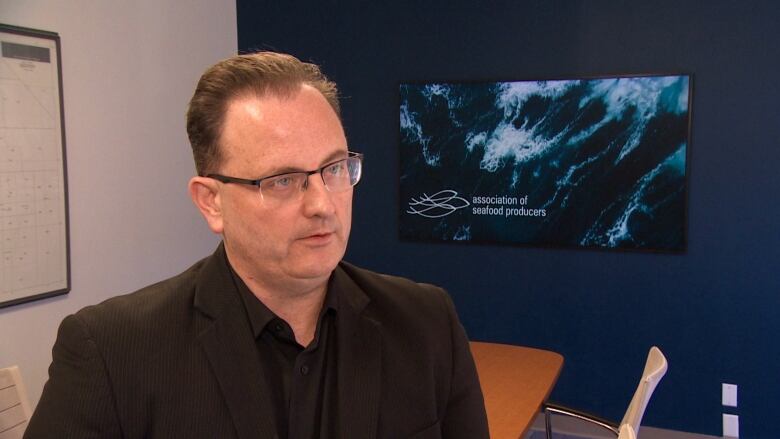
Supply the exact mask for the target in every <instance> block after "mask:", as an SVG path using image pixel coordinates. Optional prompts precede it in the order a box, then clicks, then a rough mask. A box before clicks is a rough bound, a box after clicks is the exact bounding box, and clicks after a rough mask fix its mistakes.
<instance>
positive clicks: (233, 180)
mask: <svg viewBox="0 0 780 439" xmlns="http://www.w3.org/2000/svg"><path fill="white" fill-rule="evenodd" d="M351 158H357V159H359V160H360V162H359V163H360V174H359V175H358V179H357V181H356V182H355V184H353V185H350V187H355V185H357V184H358V183H359V182H360V178H361V177H362V175H363V154H362V153H359V152H353V151H349V152H347V157H346V158H343V159H339V160H334V161H332V162H330V163H327V164H324V165H322V166H320V167H319V168H317V169H315V170H313V171H292V172H282V173H279V174H274V175H269V176H267V177H263V178H257V179H254V180H251V179H247V178H238V177H230V176H227V175H222V174H206V175H205V177H207V178H213V179H214V180H217V181H220V182H222V183H238V184H246V185H250V186H257V188H258V189H260V184H261V183H262V182H263V180H268V179H270V178H276V177H281V176H283V175H287V174H306V180H304V182H303V187H302V188H303V189H306V188H307V187H308V186H309V177H311V176H312V175H314V174H320V178H321V179H322V183H323V184H324V185H325V188H327V189H328V191H331V188H330V187H328V185H327V184H326V183H325V177H323V175H322V171H324V170H325V169H326V168H328V167H329V166H333V165H335V164H336V163H338V162H343V161H347V160H349V159H351ZM345 190H346V189H345Z"/></svg>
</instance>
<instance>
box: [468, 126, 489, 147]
mask: <svg viewBox="0 0 780 439" xmlns="http://www.w3.org/2000/svg"><path fill="white" fill-rule="evenodd" d="M486 141H487V133H486V132H484V131H483V132H481V133H477V134H473V133H469V134H468V136H466V149H467V150H468V151H469V152H474V148H476V147H478V146H485V142H486Z"/></svg>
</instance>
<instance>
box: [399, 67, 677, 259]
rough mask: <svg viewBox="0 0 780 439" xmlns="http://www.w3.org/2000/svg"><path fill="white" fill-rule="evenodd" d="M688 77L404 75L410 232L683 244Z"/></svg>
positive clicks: (484, 238)
mask: <svg viewBox="0 0 780 439" xmlns="http://www.w3.org/2000/svg"><path fill="white" fill-rule="evenodd" d="M689 86H690V78H689V77H688V76H643V77H616V78H604V79H588V80H556V81H520V82H498V83H425V84H422V83H406V84H402V85H401V86H400V134H401V135H400V154H401V169H400V173H401V174H400V197H401V206H400V232H401V237H402V238H403V239H410V240H440V241H472V242H495V243H516V244H528V245H540V246H564V247H591V248H606V249H637V250H639V249H642V250H659V251H672V252H677V251H683V250H684V249H685V245H686V236H685V235H686V233H685V232H686V231H685V228H686V168H687V166H686V160H687V155H688V154H687V149H688V142H689V140H688V138H689V114H690V112H689V108H690V107H689Z"/></svg>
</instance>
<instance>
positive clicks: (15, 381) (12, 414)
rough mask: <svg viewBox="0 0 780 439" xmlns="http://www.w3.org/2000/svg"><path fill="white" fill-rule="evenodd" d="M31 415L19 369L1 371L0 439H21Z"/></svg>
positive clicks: (14, 367)
mask: <svg viewBox="0 0 780 439" xmlns="http://www.w3.org/2000/svg"><path fill="white" fill-rule="evenodd" d="M31 415H32V410H31V409H30V403H29V400H28V399H27V391H26V390H25V388H24V383H22V375H21V374H20V373H19V368H18V367H17V366H11V367H7V368H5V369H0V439H21V438H22V435H24V430H25V429H27V421H29V420H30V416H31Z"/></svg>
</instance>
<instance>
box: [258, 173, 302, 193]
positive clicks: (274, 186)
mask: <svg viewBox="0 0 780 439" xmlns="http://www.w3.org/2000/svg"><path fill="white" fill-rule="evenodd" d="M265 183H266V184H265V185H263V188H265V189H267V190H272V191H283V190H286V189H289V188H291V187H293V186H294V185H295V177H293V176H292V175H280V176H279V177H275V178H272V179H270V180H266V181H265Z"/></svg>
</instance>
